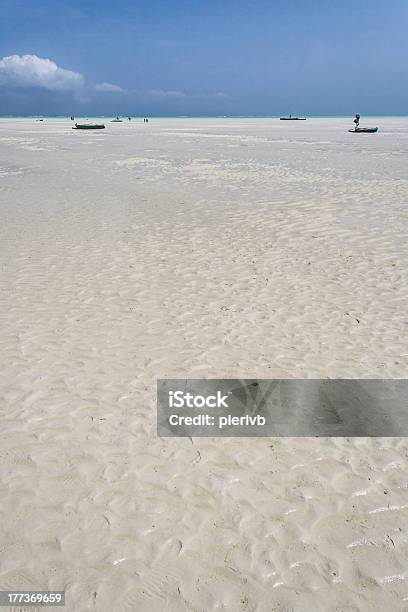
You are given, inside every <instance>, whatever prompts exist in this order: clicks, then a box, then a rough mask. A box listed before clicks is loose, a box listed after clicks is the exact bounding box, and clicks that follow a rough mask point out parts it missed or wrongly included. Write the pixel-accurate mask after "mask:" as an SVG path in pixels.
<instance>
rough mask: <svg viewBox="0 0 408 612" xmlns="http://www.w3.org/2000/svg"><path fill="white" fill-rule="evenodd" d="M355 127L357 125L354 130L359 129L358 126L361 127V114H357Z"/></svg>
mask: <svg viewBox="0 0 408 612" xmlns="http://www.w3.org/2000/svg"><path fill="white" fill-rule="evenodd" d="M354 125H355V128H354V129H357V128H358V126H359V125H360V113H356V118H355V119H354Z"/></svg>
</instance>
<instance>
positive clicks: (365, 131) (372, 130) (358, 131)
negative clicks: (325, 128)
mask: <svg viewBox="0 0 408 612" xmlns="http://www.w3.org/2000/svg"><path fill="white" fill-rule="evenodd" d="M349 132H352V133H353V134H354V133H356V134H374V133H375V132H378V127H359V128H355V129H354V130H349Z"/></svg>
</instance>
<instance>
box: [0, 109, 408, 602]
mask: <svg viewBox="0 0 408 612" xmlns="http://www.w3.org/2000/svg"><path fill="white" fill-rule="evenodd" d="M350 124H351V121H347V120H344V119H321V120H317V119H316V120H308V121H306V122H302V123H301V124H297V123H287V122H279V121H276V120H238V119H237V120H230V119H225V120H222V119H219V120H206V119H200V120H170V119H169V120H164V119H163V120H151V121H150V123H149V124H148V126H145V125H143V123H142V122H141V121H138V122H136V121H132V122H130V123H128V122H124V123H118V124H110V123H107V129H106V130H104V131H101V132H94V133H92V132H91V133H89V132H79V131H74V130H72V129H71V123H70V122H69V121H67V120H49V121H44V122H43V123H36V122H35V121H34V120H29V119H27V120H5V119H4V120H0V197H1V219H2V223H1V236H0V238H1V243H0V245H1V264H2V281H1V304H0V308H1V319H2V337H1V349H2V350H1V357H0V359H1V362H0V363H1V370H0V371H1V379H0V381H1V389H0V400H1V440H0V487H1V488H0V492H1V504H0V513H1V514H0V588H2V589H16V588H19V589H65V590H66V593H67V594H66V599H67V604H66V608H65V609H66V610H69V611H71V610H72V611H75V612H82V611H86V610H97V611H101V612H105V611H106V612H108V611H109V612H110V611H113V610H115V612H116V611H120V610H135V611H137V612H139V611H140V612H156V611H157V612H161V611H167V612H170V611H171V612H179V611H194V612H201V611H203V612H204V611H205V612H215V611H217V612H221V611H223V612H225V611H227V612H239V611H251V612H252V611H257V612H258V611H259V612H271V611H272V610H277V611H279V612H281V611H292V610H294V611H296V612H297V611H302V612H303V611H313V612H319V611H324V612H326V611H328V610H330V611H335V610H336V611H351V610H370V611H375V610H381V611H383V610H384V609H387V610H404V609H407V608H408V533H407V528H408V471H407V468H408V462H407V445H406V440H405V439H402V438H401V439H363V438H361V439H320V440H319V439H291V438H281V439H268V438H259V439H242V438H241V439H233V438H224V439H221V438H218V439H210V438H208V439H207V438H206V439H198V438H196V439H194V440H189V439H168V438H162V439H159V438H157V437H156V433H155V427H156V406H155V385H156V379H157V378H159V377H175V378H181V377H195V378H198V377H213V378H214V377H218V378H219V377H254V378H255V377H258V378H261V377H264V378H272V377H332V378H335V377H342V378H347V377H350V378H359V377H365V378H387V377H389V378H394V377H405V376H406V375H407V366H408V346H407V333H406V332H407V324H408V315H407V311H408V303H407V302H408V284H407V269H408V242H407V221H408V209H407V200H408V198H407V195H408V180H407V172H406V169H407V153H408V119H397V118H396V119H375V120H372V119H371V120H367V121H366V124H373V125H380V132H378V134H374V135H355V134H349V133H348V132H347V129H348V128H349V127H350Z"/></svg>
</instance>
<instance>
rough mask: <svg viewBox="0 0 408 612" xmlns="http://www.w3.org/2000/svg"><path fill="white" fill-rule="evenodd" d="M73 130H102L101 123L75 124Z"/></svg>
mask: <svg viewBox="0 0 408 612" xmlns="http://www.w3.org/2000/svg"><path fill="white" fill-rule="evenodd" d="M72 129H73V130H104V129H105V126H104V124H103V123H76V124H75V127H73V128H72Z"/></svg>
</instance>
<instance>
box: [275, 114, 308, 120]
mask: <svg viewBox="0 0 408 612" xmlns="http://www.w3.org/2000/svg"><path fill="white" fill-rule="evenodd" d="M280 120H281V121H306V117H292V115H289V117H281V118H280Z"/></svg>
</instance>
